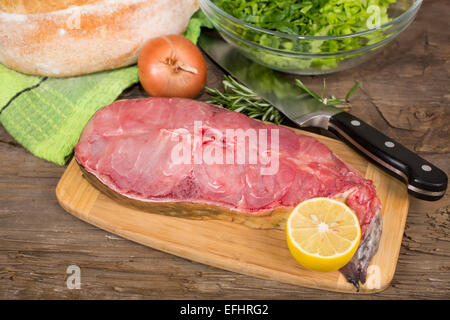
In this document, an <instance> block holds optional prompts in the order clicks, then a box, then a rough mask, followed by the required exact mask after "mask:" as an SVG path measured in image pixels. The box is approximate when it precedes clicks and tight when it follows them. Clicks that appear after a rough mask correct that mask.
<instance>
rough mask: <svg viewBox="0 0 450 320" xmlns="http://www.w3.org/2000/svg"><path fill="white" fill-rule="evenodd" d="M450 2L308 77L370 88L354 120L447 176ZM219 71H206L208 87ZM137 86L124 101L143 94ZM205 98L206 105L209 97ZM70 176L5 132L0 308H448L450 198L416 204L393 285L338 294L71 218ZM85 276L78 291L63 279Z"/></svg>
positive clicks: (425, 9) (339, 89) (434, 4)
mask: <svg viewBox="0 0 450 320" xmlns="http://www.w3.org/2000/svg"><path fill="white" fill-rule="evenodd" d="M448 21H450V5H449V2H448V1H438V0H436V1H433V0H427V1H424V4H423V6H422V8H421V9H420V12H419V14H418V16H417V18H416V20H415V21H414V23H413V24H412V25H411V27H410V28H409V29H408V30H407V31H406V32H404V34H402V35H401V36H400V37H399V38H398V39H397V40H396V41H394V42H393V44H392V45H391V46H390V47H388V48H386V49H385V50H384V51H383V52H382V53H380V54H379V55H378V56H377V57H376V58H375V59H373V60H372V61H370V62H368V63H366V64H364V65H363V66H360V67H357V68H355V69H352V70H350V71H345V72H342V73H338V74H334V75H326V76H316V77H301V79H302V81H303V82H305V83H306V84H307V85H309V86H311V87H312V88H316V89H319V88H320V86H321V84H322V81H323V79H324V78H325V79H326V83H327V88H328V90H327V91H328V92H329V93H330V94H334V95H336V96H338V97H343V96H344V95H345V93H346V91H347V90H348V89H349V88H350V87H351V86H352V85H353V84H354V81H355V80H360V81H362V83H363V84H362V88H361V89H360V90H358V91H357V93H356V94H355V95H354V97H353V99H352V112H353V113H354V114H355V115H357V116H359V117H361V118H362V119H364V120H365V121H367V122H368V123H370V124H372V125H374V126H375V127H377V128H378V129H380V130H382V131H383V132H384V133H386V134H387V135H389V136H391V137H393V138H394V139H396V140H397V141H399V142H401V143H403V144H404V145H406V146H407V147H409V148H410V149H412V150H414V151H416V152H417V153H419V154H420V155H422V156H423V157H424V158H426V159H428V160H430V161H431V162H433V163H435V164H436V165H438V166H440V167H441V168H442V169H443V170H444V171H445V172H447V173H448V172H449V171H450V160H449V156H450V103H449V100H450V93H449V72H450V43H449V38H448V30H449V25H448ZM221 79H222V74H221V72H220V71H219V70H218V69H217V67H215V66H214V65H213V64H212V63H210V62H209V75H208V85H209V86H211V87H214V86H219V85H220V82H221ZM145 95H146V94H145V92H144V91H143V89H142V88H141V87H140V86H139V85H136V86H134V87H132V88H130V89H128V90H127V91H126V92H124V93H123V95H122V96H121V98H131V97H138V96H145ZM205 97H206V96H205V95H203V96H202V98H205ZM64 169H65V168H64V167H60V166H57V165H55V164H52V163H49V162H46V161H44V160H41V159H38V158H36V157H34V156H32V155H31V154H30V153H29V152H27V151H26V150H24V149H23V148H22V147H21V146H20V145H19V144H17V143H16V142H15V141H14V140H13V138H12V137H11V136H10V135H9V134H8V133H7V132H6V131H5V130H4V128H3V127H0V298H2V299H24V298H25V299H48V298H50V299H111V298H112V299H143V298H145V299H336V298H337V299H360V298H363V299H391V298H398V299H406V298H410V299H411V298H413V299H430V298H441V299H442V298H443V299H449V298H450V250H449V249H450V218H449V211H450V194H449V193H448V192H447V194H446V196H445V197H444V198H443V199H441V200H440V201H438V202H425V201H420V200H417V199H414V198H411V206H410V211H409V215H408V219H407V221H406V229H405V233H404V237H403V242H402V247H401V251H400V257H399V260H398V265H397V270H396V274H395V276H394V279H393V281H392V284H391V286H390V287H389V288H388V289H386V290H385V291H383V292H381V293H377V294H373V295H364V296H363V295H353V294H340V293H333V292H327V291H321V290H315V289H307V288H302V287H297V286H292V285H286V284H282V283H278V282H275V281H269V280H262V279H258V278H253V277H249V276H245V275H240V274H236V273H232V272H228V271H224V270H220V269H216V268H213V267H209V266H206V265H202V264H198V263H195V262H191V261H188V260H185V259H182V258H178V257H176V256H172V255H170V254H166V253H163V252H160V251H157V250H154V249H151V248H148V247H144V246H142V245H139V244H136V243H133V242H131V241H128V240H125V239H122V238H120V237H117V236H115V235H113V234H110V233H108V232H105V231H103V230H100V229H97V228H96V227H94V226H91V225H89V224H87V223H84V222H82V221H80V220H78V219H76V218H75V217H73V216H71V215H70V214H68V213H66V212H65V211H64V210H63V209H62V208H61V207H60V206H59V205H58V202H57V200H56V196H55V187H56V184H57V183H58V180H59V178H60V177H61V175H62V173H63V172H64ZM69 265H78V266H79V267H80V269H81V289H80V290H69V289H67V287H66V277H67V274H66V269H67V267H68V266H69Z"/></svg>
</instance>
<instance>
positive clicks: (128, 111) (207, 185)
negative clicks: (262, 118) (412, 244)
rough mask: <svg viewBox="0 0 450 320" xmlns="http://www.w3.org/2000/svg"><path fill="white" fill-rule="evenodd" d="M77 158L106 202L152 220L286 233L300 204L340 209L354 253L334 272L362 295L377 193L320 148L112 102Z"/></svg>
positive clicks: (211, 115)
mask: <svg viewBox="0 0 450 320" xmlns="http://www.w3.org/2000/svg"><path fill="white" fill-rule="evenodd" d="M75 157H76V160H77V162H78V163H79V164H80V166H81V167H82V169H83V172H84V173H85V176H86V177H87V178H88V180H89V181H90V182H91V183H93V184H94V185H95V186H97V187H98V188H99V189H101V190H102V191H104V192H105V193H107V194H108V195H110V196H111V197H113V198H115V199H117V200H120V201H124V202H126V203H128V204H130V205H132V206H137V207H139V208H142V209H148V211H150V212H156V213H161V214H169V215H175V216H182V217H190V218H194V219H199V218H217V219H229V220H232V221H236V222H240V223H245V224H247V225H249V226H251V227H259V228H267V227H280V226H282V227H284V224H283V223H282V222H283V221H285V218H286V215H287V213H289V212H290V211H291V210H292V208H293V207H294V206H296V205H297V204H298V203H300V202H302V201H303V200H305V199H309V198H313V197H330V198H336V199H340V200H342V201H344V202H345V203H346V204H347V205H348V206H349V207H350V208H352V209H353V211H354V212H355V213H356V215H357V216H358V219H359V222H360V225H361V244H360V247H359V248H358V250H357V252H356V254H355V255H354V256H353V258H352V260H351V261H350V262H349V263H348V264H347V265H346V266H344V267H343V268H342V269H341V272H342V273H343V274H344V275H345V277H346V278H347V280H348V281H350V282H351V283H353V284H354V285H355V286H356V288H358V289H359V282H362V283H364V282H365V280H366V272H367V267H368V265H369V262H370V260H371V258H372V256H373V255H374V254H375V253H376V251H377V250H378V243H379V240H380V236H381V229H382V223H381V221H382V219H381V213H380V211H381V203H380V200H379V199H378V197H377V195H376V192H375V187H374V185H373V183H372V182H371V181H369V180H366V179H364V177H362V176H361V174H360V173H359V172H357V171H356V170H354V169H353V168H351V167H350V166H348V165H347V164H345V163H344V162H343V161H342V160H340V159H339V158H338V157H337V156H336V155H335V154H334V153H332V152H331V151H330V150H329V149H328V148H327V147H326V146H325V145H324V144H322V143H321V142H319V141H318V140H316V139H314V138H312V137H310V136H306V135H300V134H297V133H295V132H294V131H293V130H290V129H288V128H286V127H281V126H277V125H274V124H267V123H262V122H259V121H256V120H254V119H251V118H248V117H247V116H245V115H243V114H240V113H237V112H234V111H229V110H226V109H223V108H219V107H216V106H212V105H209V104H206V103H202V102H199V101H195V100H189V99H179V98H146V99H136V100H123V101H118V102H115V103H113V104H111V105H109V106H107V107H104V108H103V109H101V110H99V111H98V112H97V113H96V114H95V115H94V116H93V117H92V119H91V120H90V121H89V122H88V124H87V125H86V127H85V129H84V131H83V133H82V135H81V138H80V141H79V142H78V144H77V145H76V147H75Z"/></svg>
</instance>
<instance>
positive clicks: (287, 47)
mask: <svg viewBox="0 0 450 320" xmlns="http://www.w3.org/2000/svg"><path fill="white" fill-rule="evenodd" d="M396 1H397V0H213V2H214V3H215V4H216V5H217V6H218V7H220V8H222V9H223V10H224V11H225V12H227V13H228V14H230V15H232V16H234V17H236V18H238V19H239V20H242V21H244V22H247V23H249V24H252V25H255V26H257V27H260V28H264V29H268V30H272V31H278V32H282V33H287V34H291V35H299V36H342V35H348V34H352V33H355V32H360V31H365V30H368V29H373V28H376V27H379V26H381V25H383V24H386V23H387V22H389V21H390V20H391V19H390V18H389V16H388V8H389V5H390V4H391V3H394V2H396ZM237 30H239V31H237V32H238V33H240V37H242V38H243V39H245V40H249V41H250V42H253V43H257V44H259V45H261V46H265V47H269V48H274V49H281V50H284V51H294V52H301V53H308V54H333V53H338V52H339V53H340V52H347V51H351V50H356V49H360V48H362V47H365V46H369V45H371V44H374V43H377V42H380V41H382V40H383V39H384V38H385V37H386V34H384V33H383V31H377V32H373V33H370V34H366V35H361V36H358V37H347V38H341V39H327V40H311V39H308V40H306V39H298V40H297V39H288V38H286V37H278V36H275V35H268V34H261V33H259V32H255V31H253V30H246V29H237ZM241 45H242V46H246V45H245V44H241ZM245 49H246V51H247V54H249V55H253V56H254V57H255V59H256V60H257V61H260V62H261V63H263V64H266V65H269V66H273V67H274V68H276V69H280V70H289V69H308V68H313V69H319V70H327V69H331V68H335V67H337V66H338V63H339V62H340V61H342V60H344V59H347V58H351V57H354V56H356V55H358V53H357V52H354V51H352V52H351V53H349V54H347V55H344V56H339V57H335V56H324V57H314V56H311V57H308V56H306V57H304V58H302V59H300V58H293V57H290V56H280V55H277V54H272V53H270V52H267V51H265V50H264V49H260V48H253V47H245Z"/></svg>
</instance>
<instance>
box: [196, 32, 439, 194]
mask: <svg viewBox="0 0 450 320" xmlns="http://www.w3.org/2000/svg"><path fill="white" fill-rule="evenodd" d="M198 43H199V46H200V47H201V48H202V49H203V51H204V52H205V53H206V54H207V55H208V56H209V57H210V58H211V59H212V60H213V61H214V62H216V63H217V64H218V65H219V66H220V67H222V68H223V69H224V70H225V71H226V72H227V73H229V74H230V75H232V76H233V77H234V78H236V79H237V80H239V81H240V82H242V83H243V84H244V85H246V86H247V87H248V88H250V89H251V90H253V91H254V92H256V93H257V94H258V95H259V96H260V97H262V98H263V99H264V100H266V101H267V102H269V103H270V104H272V105H273V106H275V107H276V108H277V109H278V110H279V111H281V112H282V113H283V114H284V115H285V116H286V117H288V118H289V119H290V120H292V121H293V122H294V123H296V124H297V125H298V126H300V127H318V128H322V129H326V130H329V131H331V132H333V133H335V134H336V135H337V136H339V137H340V138H341V139H343V140H344V141H345V142H347V143H348V144H350V145H351V146H352V147H353V148H355V149H356V150H358V151H360V152H361V153H362V154H364V155H365V156H366V157H368V158H369V159H371V160H373V161H374V162H376V163H377V164H378V165H379V166H381V167H382V168H383V169H385V170H386V171H387V172H388V173H390V174H391V175H393V176H394V177H396V178H399V179H401V180H402V181H404V182H405V183H406V185H407V188H408V192H409V193H410V194H411V195H413V196H415V197H417V198H420V199H423V200H428V201H435V200H439V199H440V198H442V197H443V196H444V194H445V192H446V190H447V182H448V178H447V175H446V174H445V172H443V171H442V170H441V169H439V168H438V167H436V166H435V165H433V164H432V163H430V162H429V161H427V160H425V159H423V158H421V157H420V156H419V155H417V154H416V153H414V152H412V151H410V150H409V149H407V148H406V147H404V146H402V145H401V144H400V143H398V142H397V141H395V140H394V139H392V138H389V137H387V136H386V135H384V134H383V133H381V132H380V131H378V130H377V129H375V128H373V127H372V126H370V125H369V124H367V123H365V122H364V121H363V120H361V119H359V118H357V117H355V116H353V115H351V114H350V113H348V112H345V111H343V110H341V109H338V108H335V107H333V106H328V105H326V104H324V103H322V102H320V101H318V100H317V99H315V98H313V97H311V95H309V94H308V93H307V92H306V91H304V90H303V89H301V88H300V87H297V86H296V85H294V84H293V83H292V82H291V81H289V80H288V79H286V78H285V77H283V76H282V75H281V74H280V73H279V72H277V71H274V70H272V69H269V68H267V67H265V66H263V65H260V64H258V63H256V62H253V61H252V60H250V59H248V58H246V57H245V56H244V55H243V54H242V53H240V52H239V50H237V49H236V48H234V47H233V46H231V45H230V44H228V43H227V42H226V41H224V40H223V39H221V38H219V37H217V36H214V35H211V34H206V33H202V35H201V36H200V38H199V42H198Z"/></svg>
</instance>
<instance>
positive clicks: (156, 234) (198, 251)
mask: <svg viewBox="0 0 450 320" xmlns="http://www.w3.org/2000/svg"><path fill="white" fill-rule="evenodd" d="M296 131H297V132H298V133H300V134H307V135H311V136H314V137H315V138H317V139H318V140H319V141H321V142H323V143H324V144H326V145H327V146H328V147H329V148H330V149H332V150H333V152H334V153H336V154H337V155H338V156H339V157H340V158H341V159H342V160H344V161H345V162H346V163H348V164H350V165H351V166H353V167H354V168H358V170H359V171H360V173H361V174H362V175H363V176H365V177H366V178H368V179H370V180H372V181H373V182H374V184H375V187H376V189H377V194H378V197H379V198H380V200H381V203H382V205H383V208H382V215H383V233H382V235H381V240H380V247H379V250H378V253H377V254H376V255H375V256H374V258H373V259H372V263H371V265H370V266H369V269H368V278H367V281H366V284H365V285H362V286H361V290H360V293H372V292H377V291H380V290H384V289H386V288H387V287H388V286H389V284H390V282H391V280H392V278H393V276H394V272H395V268H396V264H397V258H398V253H399V250H400V245H401V241H402V236H401V235H402V234H403V230H404V227H405V221H406V216H407V214H408V207H409V199H408V194H407V190H406V186H405V185H404V184H402V183H401V182H399V181H397V180H396V179H394V178H393V177H391V176H389V175H387V174H386V173H384V172H383V171H382V170H381V169H380V168H378V167H376V166H374V165H372V164H370V163H369V162H368V161H367V160H366V159H364V158H363V157H361V156H360V155H359V154H357V153H356V152H355V151H353V150H352V149H351V148H350V147H348V146H347V145H346V144H344V143H343V142H341V141H338V140H335V139H331V138H327V137H323V136H319V135H316V134H312V133H307V132H303V131H301V130H296ZM84 174H86V172H84V173H83V171H82V170H81V169H80V167H79V165H78V164H77V163H76V161H75V160H72V162H71V163H70V164H69V167H68V168H67V170H66V172H65V173H64V175H63V176H62V178H61V180H60V182H59V183H58V186H57V187H56V196H57V198H58V201H59V203H60V204H61V206H62V207H63V208H64V209H66V210H67V211H68V212H69V213H71V214H73V215H74V216H76V217H78V218H80V219H81V220H84V221H86V222H88V223H91V224H93V225H95V226H98V227H99V228H102V229H104V230H106V231H109V232H111V233H113V234H116V235H119V236H122V237H124V238H126V239H130V240H133V241H136V242H138V243H141V244H143V245H147V246H149V247H152V248H155V249H158V250H161V251H164V252H168V253H172V254H175V255H177V256H180V257H183V258H186V259H189V260H193V261H197V262H201V263H204V264H207V265H211V266H215V267H219V268H223V269H225V270H229V271H234V272H238V273H242V274H246V275H252V276H256V277H261V278H265V279H271V280H276V281H280V282H285V283H290V284H295V285H301V286H306V287H311V288H320V289H326V290H333V291H339V292H349V293H354V292H356V290H355V288H354V287H353V285H351V284H350V283H348V282H347V281H346V280H345V278H344V276H342V275H341V274H340V273H339V272H338V271H335V272H326V273H321V272H313V271H309V270H306V269H304V268H302V267H301V266H300V265H299V264H298V263H297V262H296V261H295V260H294V259H293V258H292V257H291V254H290V252H289V250H288V248H287V245H286V233H285V229H284V226H283V227H282V228H281V230H280V228H276V229H273V228H272V229H266V230H262V229H252V228H249V227H248V226H247V225H252V226H253V225H258V224H264V220H265V219H267V218H266V217H248V218H247V219H245V218H242V217H241V219H240V220H239V223H237V220H238V219H236V221H234V222H228V221H219V220H216V219H214V217H212V219H213V220H204V221H199V220H192V219H186V218H178V217H176V216H174V217H170V216H166V215H165V216H163V215H162V214H161V212H163V211H160V210H158V207H157V206H154V207H149V208H148V212H145V211H143V210H140V209H133V208H130V207H126V206H124V205H122V204H121V203H120V202H117V201H115V200H114V199H113V198H110V197H108V196H107V195H106V194H104V193H102V192H100V191H99V190H98V189H96V188H95V187H94V186H93V185H91V184H90V183H89V181H88V180H87V179H86V178H85V177H83V175H84ZM165 210H168V209H167V208H166V209H165ZM190 210H192V213H195V210H196V209H195V207H192V208H191V209H190ZM197 210H204V208H199V209H197ZM283 211H284V210H283ZM288 214H289V213H285V214H284V215H285V216H287V215H288ZM277 215H279V214H277ZM182 216H183V215H182V214H181V213H180V215H179V217H182ZM241 216H243V215H241ZM243 217H245V216H243ZM280 217H281V216H280ZM246 220H249V221H250V222H247V221H246ZM257 220H262V222H260V223H258V222H257ZM284 220H285V219H284ZM243 224H245V225H243ZM266 224H267V223H266Z"/></svg>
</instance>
